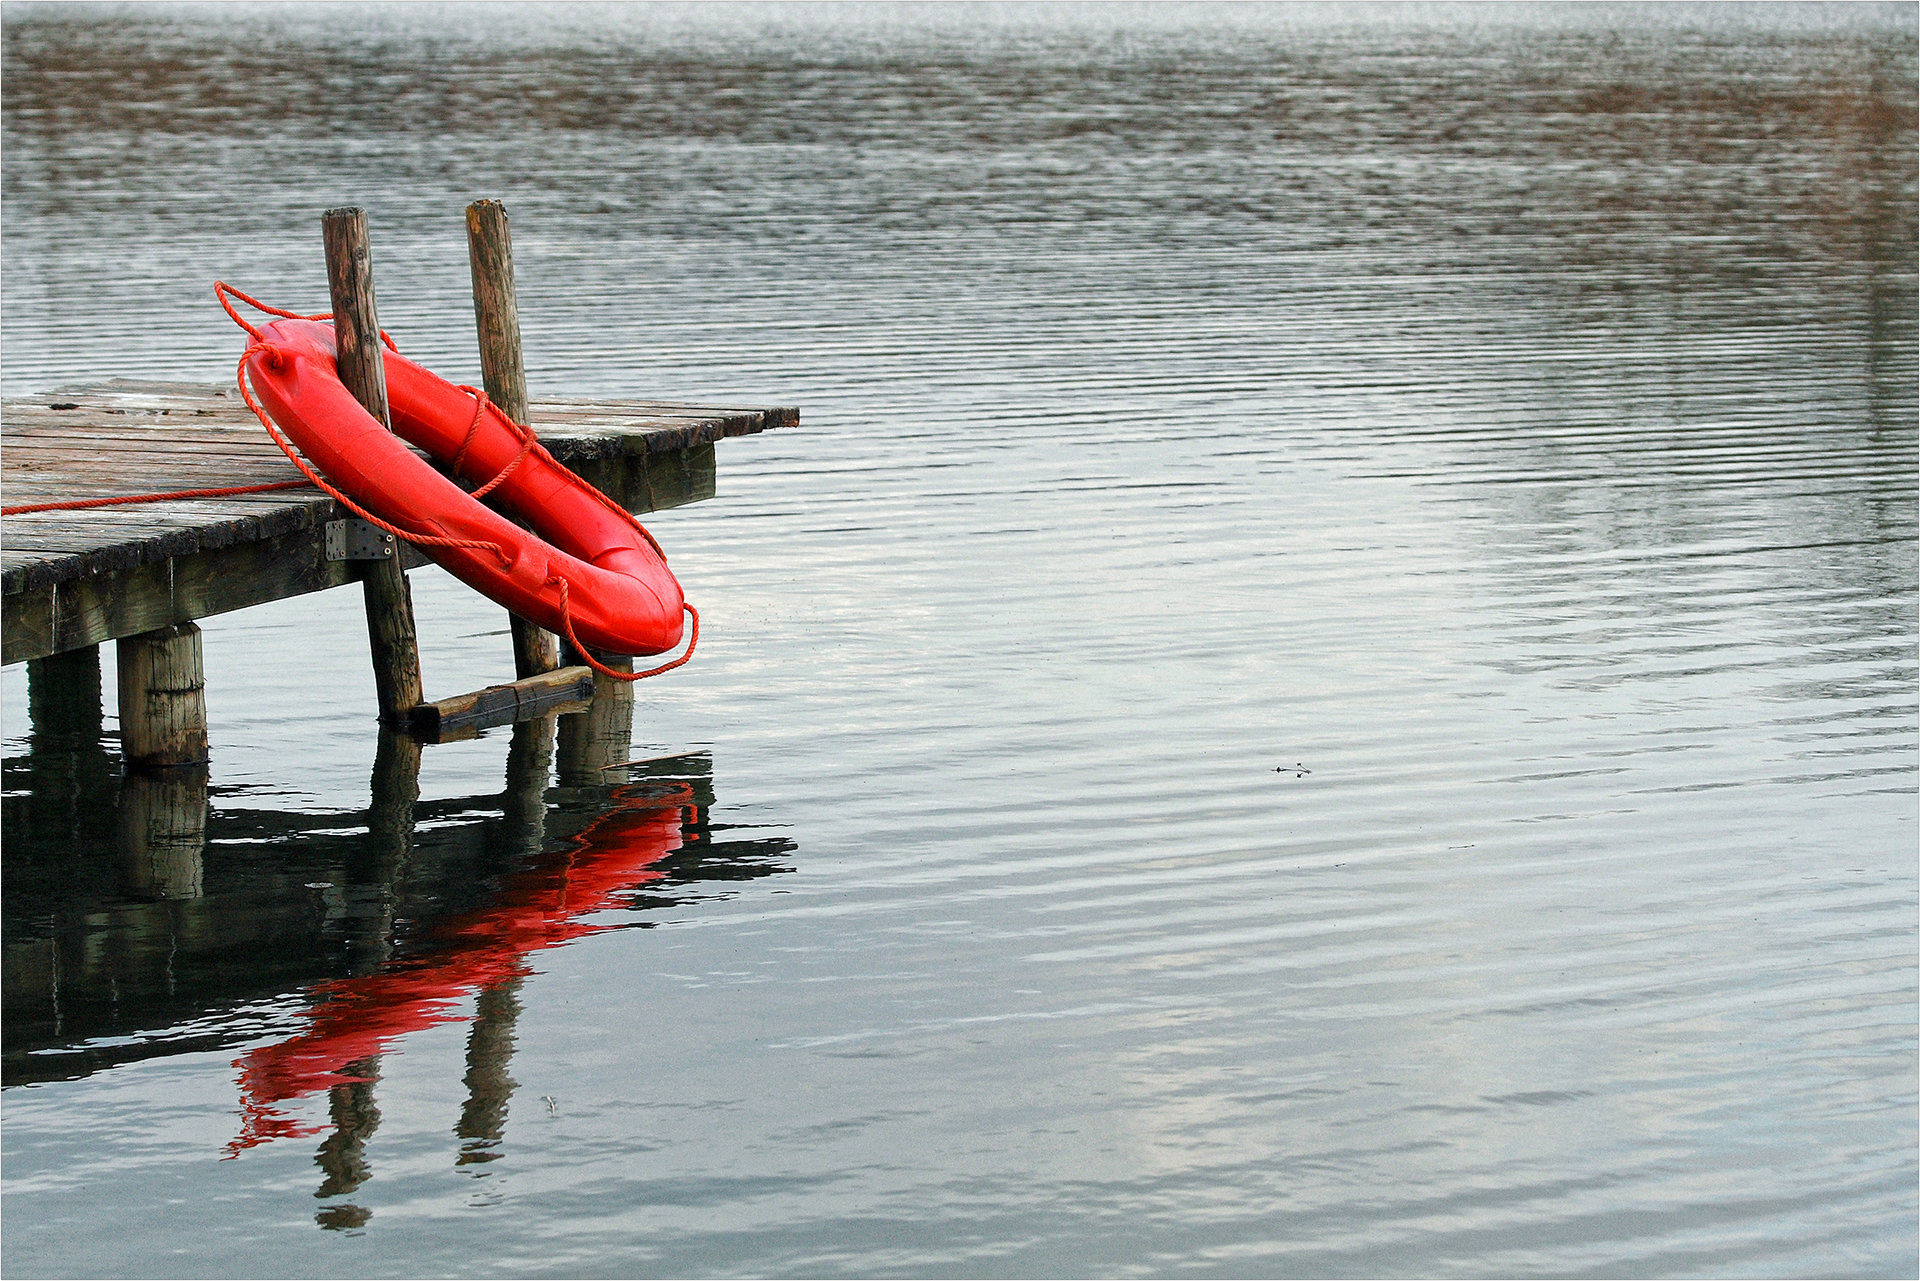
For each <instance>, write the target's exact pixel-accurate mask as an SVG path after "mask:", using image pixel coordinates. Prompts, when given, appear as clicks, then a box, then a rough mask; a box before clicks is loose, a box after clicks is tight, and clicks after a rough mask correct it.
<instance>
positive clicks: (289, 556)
mask: <svg viewBox="0 0 1920 1281" xmlns="http://www.w3.org/2000/svg"><path fill="white" fill-rule="evenodd" d="M798 420H799V414H798V411H796V410H793V409H778V408H752V409H739V408H715V407H706V406H690V405H678V404H663V403H654V402H640V401H612V400H587V399H561V400H535V401H534V402H533V403H532V404H531V406H530V414H529V421H530V422H531V424H532V426H533V427H534V429H535V430H536V431H537V432H538V433H539V434H540V438H541V442H542V443H543V444H544V445H545V446H546V448H547V449H548V450H549V451H550V452H551V453H552V454H553V455H554V457H556V458H557V459H559V460H560V461H561V462H562V463H564V464H565V465H567V466H568V467H570V468H571V469H573V470H574V471H575V472H577V473H578V474H579V475H580V476H582V477H583V478H584V479H586V480H587V481H588V482H589V483H591V484H593V485H595V486H596V487H597V488H599V489H600V490H601V491H602V492H604V493H606V494H607V495H608V496H609V497H611V498H613V499H614V500H615V501H617V502H619V503H621V504H622V505H624V506H625V507H627V508H628V510H630V511H633V512H635V513H645V512H650V511H658V510H661V509H662V508H667V507H674V506H678V505H680V504H683V503H689V502H696V501H698V500H700V499H703V498H708V497H711V496H712V495H713V493H714V486H715V461H714V444H715V442H717V441H720V440H723V439H725V438H727V437H730V436H743V435H749V434H752V433H756V432H761V431H766V430H768V429H769V428H774V427H784V426H792V425H794V424H796V423H797V422H798ZM301 479H302V477H301V476H300V474H299V472H298V471H297V470H296V469H295V468H294V467H293V465H292V464H291V463H290V462H288V460H287V458H286V456H285V455H284V454H282V453H281V452H280V449H279V447H278V446H276V445H275V444H274V443H273V442H272V441H271V440H270V439H269V438H268V437H267V434H266V432H265V431H263V430H262V429H261V427H260V424H259V422H258V421H257V420H256V419H255V418H254V416H253V413H252V411H250V410H249V409H248V408H247V406H246V404H245V402H244V401H242V400H241V398H240V395H239V393H238V391H237V390H236V389H235V388H234V387H233V386H231V385H228V386H225V387H221V386H217V385H197V384H182V383H152V382H131V381H124V380H115V381H113V382H108V383H104V384H101V385H98V386H93V387H87V388H83V389H78V390H67V391H62V392H57V393H53V394H49V395H45V396H37V397H31V398H23V399H19V400H13V401H8V402H6V403H5V404H4V405H3V406H0V495H3V501H4V505H5V506H7V507H18V506H29V505H34V504H38V503H43V502H55V501H70V500H73V499H84V498H99V497H113V496H120V495H128V494H140V493H154V492H172V491H176V490H182V489H216V488H231V487H237V486H244V485H260V484H271V483H274V482H278V481H298V480H301ZM348 516H349V513H347V512H345V511H343V510H339V509H338V504H336V503H335V502H334V501H333V500H332V499H331V498H328V497H327V496H326V495H325V494H323V493H321V492H320V491H318V490H316V489H311V488H306V489H288V490H279V491H275V492H270V493H258V494H245V495H235V496H230V497H223V498H203V499H178V500H169V501H165V502H151V503H140V504H136V505H127V506H111V507H99V508H91V509H85V510H62V511H47V512H36V513H27V514H21V515H13V516H5V517H3V518H0V659H3V660H4V662H5V663H6V664H9V665H10V664H13V663H18V662H32V661H34V660H49V659H55V658H57V656H59V655H63V654H73V653H75V652H83V651H87V650H90V649H92V648H93V647H95V646H98V645H99V644H100V643H101V642H103V641H127V640H128V639H130V638H135V637H142V636H155V635H159V634H161V633H162V632H164V631H165V630H166V629H169V628H175V627H179V626H182V625H191V624H193V623H195V622H197V621H198V620H200V619H203V618H208V617H211V616H213V615H216V614H223V613H227V612H229V611H232V610H236V609H245V608H247V607H248V606H250V605H258V604H263V603H265V602H268V601H273V600H280V599H283V598H285V597H289V596H297V595H302V594H305V593H308V592H316V591H323V590H325V589H327V588H330V587H338V586H342V585H345V584H347V583H351V582H355V581H358V580H359V579H361V578H362V577H363V576H364V575H365V573H366V572H367V565H368V564H369V561H367V560H365V559H349V558H347V556H349V555H360V556H363V557H364V556H367V555H370V554H381V553H379V551H378V548H377V546H376V548H375V549H374V551H373V552H369V551H367V550H366V549H365V548H364V547H363V548H361V549H360V550H358V551H356V552H347V551H345V549H344V548H343V547H342V546H341V545H340V544H341V535H342V532H343V531H342V529H341V527H340V525H339V524H338V522H342V521H345V520H346V519H347V518H348ZM350 523H351V524H352V525H353V526H356V527H359V530H360V532H362V533H366V532H371V531H366V530H365V527H364V526H361V524H360V522H357V521H353V522H350ZM329 525H334V526H335V528H334V530H333V533H334V535H335V537H334V539H333V542H334V544H335V546H334V547H333V548H332V549H331V550H330V548H329V545H328V544H329V538H328V532H329V531H328V526H329ZM375 537H376V538H377V537H378V536H377V535H376V536H375ZM362 541H363V542H364V540H362ZM385 544H386V551H385V552H384V554H385V555H389V556H398V557H399V559H400V563H401V565H402V567H403V568H412V567H415V566H417V565H420V564H423V563H425V559H424V557H422V556H421V555H420V553H419V552H418V551H417V549H415V548H413V547H411V546H408V545H405V544H401V545H398V546H397V547H396V546H395V545H394V543H393V540H391V539H390V538H388V539H386V540H385ZM195 658H196V660H197V643H196V646H195ZM123 661H124V655H123ZM93 662H94V663H95V664H96V670H97V662H98V659H97V656H95V657H94V659H93ZM36 665H37V664H36ZM583 673H584V669H579V670H578V671H576V672H575V673H574V675H575V676H576V677H578V676H580V675H582V674H583ZM584 674H585V675H588V676H590V673H584ZM96 688H97V686H96ZM505 688H507V689H509V691H511V687H505ZM490 693H491V697H489V695H490ZM461 698H462V699H466V700H469V703H468V704H466V705H465V718H466V719H467V720H485V719H489V718H490V719H491V720H492V721H493V722H494V723H499V722H500V721H501V720H502V719H505V720H511V719H513V718H514V717H513V715H512V714H511V713H512V712H513V711H514V709H515V708H516V706H517V705H518V704H519V703H520V702H521V701H524V700H523V699H522V698H521V697H520V695H519V694H517V693H513V692H509V693H507V694H504V695H503V694H500V693H498V692H497V691H494V692H490V691H477V692H476V693H475V694H473V695H464V696H461ZM548 701H549V702H551V701H553V700H551V699H549V700H548ZM445 702H447V703H449V704H453V703H458V702H460V700H458V699H456V700H445ZM439 710H440V709H439V706H438V705H435V706H434V708H433V709H432V710H431V711H430V712H429V713H427V714H426V716H425V719H427V720H432V721H434V722H436V723H435V724H434V725H431V726H428V727H427V728H428V729H429V732H430V733H432V732H440V728H441V727H439V726H438V724H437V721H438V718H439ZM503 711H505V712H506V713H509V714H507V715H505V716H504V717H503V716H502V712H503ZM415 719H416V722H419V721H421V720H422V719H423V718H422V717H416V718H415Z"/></svg>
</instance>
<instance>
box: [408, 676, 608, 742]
mask: <svg viewBox="0 0 1920 1281" xmlns="http://www.w3.org/2000/svg"><path fill="white" fill-rule="evenodd" d="M592 701H593V669H592V668H591V667H562V668H559V669H558V670H556V671H551V672H541V673H540V674H539V675H537V676H528V677H526V678H524V679H522V680H517V681H513V682H511V683H509V684H506V685H489V686H487V687H486V688H485V689H478V690H475V691H473V692H472V693H471V694H457V695H455V696H454V697H452V698H443V699H441V700H440V701H439V702H436V703H422V704H420V706H418V707H416V708H414V709H413V711H412V713H411V714H410V725H409V728H410V729H411V730H412V732H413V734H414V736H415V737H416V738H420V739H424V740H426V741H427V742H430V743H445V742H450V741H453V740H455V739H460V738H472V737H473V736H474V735H475V734H477V733H479V731H481V730H483V729H491V728H492V727H494V726H496V725H511V724H513V723H514V722H516V721H524V720H531V719H532V718H533V717H535V716H546V715H550V714H554V713H558V712H567V711H584V710H585V709H586V707H587V705H588V704H589V703H591V702H592ZM575 704H577V706H574V705H575Z"/></svg>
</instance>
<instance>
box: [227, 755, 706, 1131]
mask: <svg viewBox="0 0 1920 1281" xmlns="http://www.w3.org/2000/svg"><path fill="white" fill-rule="evenodd" d="M610 801H611V804H612V806H613V808H611V809H609V810H608V811H607V812H606V813H605V814H603V815H601V816H600V817H599V818H597V819H595V820H594V821H593V822H592V823H591V824H590V825H589V826H588V827H587V828H586V829H584V830H583V831H582V832H581V833H580V834H579V835H578V836H575V837H572V838H570V840H569V841H568V842H567V843H566V848H564V849H562V850H560V851H557V852H556V853H555V854H553V855H551V856H548V857H546V858H543V859H541V860H540V861H539V862H537V863H536V864H535V865H533V866H532V867H529V868H526V869H525V870H523V871H521V872H519V873H517V874H516V875H514V876H513V877H512V878H511V879H510V880H509V881H508V883H507V884H506V885H505V886H504V887H503V888H502V890H501V892H500V894H499V896H498V898H497V900H496V901H495V902H494V903H492V904H490V905H488V906H487V907H484V908H482V909H479V910H477V911H472V912H464V913H461V914H460V915H458V916H453V917H449V918H446V919H443V920H441V921H438V922H435V923H434V924H432V925H431V926H429V927H427V929H426V930H425V931H424V933H425V935H426V937H425V938H424V939H422V940H421V941H420V942H419V943H418V944H416V945H414V946H410V947H408V948H407V949H405V950H404V951H403V952H401V953H400V954H398V955H395V956H393V957H392V958H391V959H388V960H385V961H383V962H381V963H380V965H379V967H378V968H377V969H375V970H374V971H373V972H372V973H370V974H364V975H354V976H352V977H349V978H344V979H333V980H329V981H327V982H324V983H321V984H318V985H316V986H315V987H314V988H313V989H311V992H310V995H311V997H312V998H313V1005H312V1006H311V1007H310V1008H309V1009H308V1010H307V1011H306V1012H305V1013H304V1014H303V1016H302V1017H303V1018H305V1019H306V1020H307V1021H308V1022H309V1024H310V1026H309V1027H308V1028H307V1030H306V1031H304V1032H302V1033H301V1034H300V1035H298V1036H295V1037H292V1038H290V1039H288V1040H286V1041H281V1042H279V1043H278V1044H274V1045H269V1046H263V1047H261V1048H259V1049H256V1050H253V1051H251V1052H249V1053H248V1054H247V1055H246V1056H245V1057H244V1058H243V1059H241V1060H240V1063H239V1067H240V1087H241V1092H242V1097H243V1103H244V1106H245V1125H244V1127H243V1129H242V1131H241V1135H240V1137H239V1138H238V1139H236V1140H235V1141H234V1143H233V1145H232V1147H231V1149H230V1150H232V1151H235V1152H238V1151H239V1150H240V1149H242V1148H247V1147H252V1146H253V1145H254V1144H256V1143H259V1142H262V1141H264V1140H266V1139H269V1138H273V1137H276V1136H278V1135H281V1134H303V1133H305V1134H312V1133H317V1132H318V1131H319V1128H320V1127H318V1126H305V1127H303V1126H300V1125H298V1124H297V1123H291V1122H286V1121H284V1120H283V1119H282V1118H281V1116H280V1115H279V1113H278V1112H277V1111H276V1110H275V1109H274V1107H273V1105H274V1104H276V1103H283V1102H285V1101H287V1100H290V1099H295V1098H298V1097H300V1096H302V1095H306V1094H311V1093H313V1092H315V1091H317V1090H322V1089H327V1088H330V1087H332V1086H336V1085H343V1084H349V1083H352V1082H354V1081H355V1080H357V1079H361V1077H362V1073H361V1072H358V1071H356V1070H355V1069H354V1068H353V1067H352V1066H350V1065H353V1064H358V1063H360V1062H362V1061H364V1060H367V1059H369V1058H370V1057H372V1056H374V1055H377V1054H379V1053H380V1052H381V1050H383V1049H384V1048H386V1047H387V1046H388V1045H389V1044H391V1043H392V1042H393V1041H395V1040H397V1039H398V1038H399V1037H401V1036H403V1035H405V1034H406V1033H408V1032H414V1031H418V1030H420V1029H422V1028H427V1027H431V1026H433V1025H435V1024H437V1023H445V1022H449V1021H452V1020H455V1019H458V1018H460V1017H462V1016H461V1015H460V1014H459V1013H457V1011H456V1009H455V1006H456V1004H457V1003H458V1002H460V1001H461V1000H463V999H464V998H466V997H468V996H471V995H473V994H475V993H498V992H502V991H504V990H505V989H507V988H509V987H510V985H513V984H515V983H517V982H518V981H519V980H520V979H522V978H524V977H525V976H526V975H527V974H528V973H529V972H530V971H529V966H528V960H527V958H528V956H529V955H530V954H531V953H533V952H538V951H541V950H543V949H545V948H550V947H555V946H558V945H559V944H561V943H565V942H568V941H570V940H573V939H576V938H580V937H583V936H585V935H587V934H593V933H598V932H599V931H601V930H603V929H606V928H608V927H607V926H606V925H604V924H599V923H596V922H594V921H593V920H592V919H591V917H592V914H594V913H596V912H601V911H604V910H606V909H607V908H610V907H614V906H617V905H618V904H619V903H620V901H621V896H622V895H623V894H624V893H625V892H626V891H628V890H633V889H637V888H639V887H640V886H643V885H646V884H649V883H652V882H655V881H658V880H660V879H661V878H662V877H663V876H664V875H665V873H664V872H662V871H661V869H660V868H659V866H658V864H659V863H660V862H661V861H662V860H663V859H665V858H666V857H667V855H669V854H671V853H673V852H674V851H675V850H677V849H679V848H680V845H681V833H682V831H683V829H684V827H685V825H686V824H687V823H688V822H689V821H690V820H691V819H692V818H693V817H694V809H695V806H694V801H693V793H692V790H691V789H690V788H688V787H687V786H685V785H684V784H679V785H675V786H673V787H671V788H670V789H668V790H667V791H665V792H654V793H648V792H645V791H641V790H638V789H637V788H636V787H635V786H634V785H629V786H627V787H623V788H621V789H619V791H618V792H617V793H616V794H615V795H614V796H613V797H612V798H610ZM499 1003H500V1002H499V999H498V998H496V1000H495V1001H494V1002H492V1003H491V1004H493V1005H495V1006H497V1005H498V1004H499Z"/></svg>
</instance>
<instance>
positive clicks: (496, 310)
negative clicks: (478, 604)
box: [467, 200, 560, 680]
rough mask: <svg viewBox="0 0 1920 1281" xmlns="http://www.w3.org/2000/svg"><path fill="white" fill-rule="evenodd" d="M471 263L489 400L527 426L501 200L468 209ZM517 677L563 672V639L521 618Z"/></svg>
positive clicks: (516, 622) (509, 243)
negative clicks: (561, 643) (561, 664)
mask: <svg viewBox="0 0 1920 1281" xmlns="http://www.w3.org/2000/svg"><path fill="white" fill-rule="evenodd" d="M467 257H468V260H469V262H470V263H471V265H472V268H473V323H474V326H475V327H476V328H477V329H478V330H479V331H480V378H481V385H482V386H484V387H485V388H486V390H487V399H488V400H491V401H492V402H493V403H494V404H495V405H498V406H499V407H500V412H502V413H504V414H505V415H506V416H507V417H509V418H511V419H513V421H515V422H517V423H524V422H526V421H527V367H526V361H525V358H524V357H523V356H522V354H521V349H520V304H519V302H518V300H517V299H516V297H515V295H514V291H513V237H512V235H511V234H510V233H509V231H508V228H507V209H506V206H505V205H502V204H501V203H500V202H499V201H498V200H476V201H474V202H473V203H472V204H470V205H468V206H467ZM508 617H510V618H511V619H512V620H513V669H514V675H515V676H518V677H519V678H520V679H522V680H525V679H526V678H527V677H529V676H538V675H540V674H541V673H542V672H550V671H552V670H554V669H555V668H556V667H558V666H560V638H559V637H557V636H555V635H554V634H553V633H552V632H549V631H547V630H545V629H544V628H542V627H540V626H539V625H538V624H535V623H531V622H528V621H527V620H526V619H524V618H522V617H520V616H519V615H518V614H509V615H508Z"/></svg>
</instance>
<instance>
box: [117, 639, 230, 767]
mask: <svg viewBox="0 0 1920 1281" xmlns="http://www.w3.org/2000/svg"><path fill="white" fill-rule="evenodd" d="M114 649H115V651H116V652H117V654H118V659H119V667H120V757H121V760H122V761H124V762H125V764H126V767H127V768H128V769H152V768H159V767H163V766H168V765H200V764H204V763H205V762H206V759H207V698H206V689H207V681H206V676H205V673H204V669H203V668H202V666H201V659H200V629H199V628H198V627H196V626H194V625H193V624H192V623H176V624H174V625H173V626H171V627H162V628H160V629H159V630H158V631H151V632H142V633H141V634H140V635H138V636H127V637H123V638H122V639H120V640H119V641H118V642H116V643H115V645H114Z"/></svg>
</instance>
